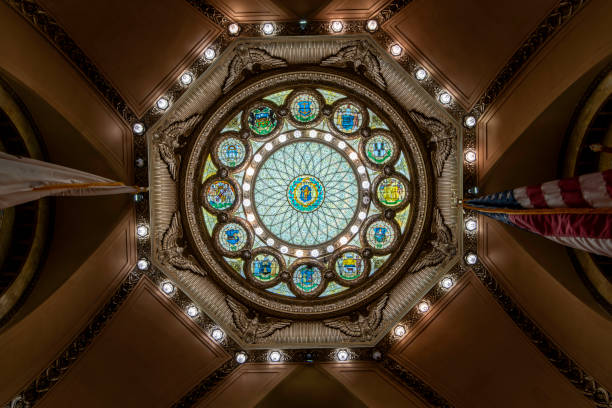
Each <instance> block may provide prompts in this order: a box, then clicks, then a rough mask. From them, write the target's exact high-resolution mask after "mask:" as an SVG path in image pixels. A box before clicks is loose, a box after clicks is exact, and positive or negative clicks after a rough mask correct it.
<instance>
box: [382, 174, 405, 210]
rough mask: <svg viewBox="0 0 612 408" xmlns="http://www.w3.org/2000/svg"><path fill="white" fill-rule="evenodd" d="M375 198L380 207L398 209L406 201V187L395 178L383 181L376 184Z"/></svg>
mask: <svg viewBox="0 0 612 408" xmlns="http://www.w3.org/2000/svg"><path fill="white" fill-rule="evenodd" d="M376 197H377V198H378V201H379V202H380V203H381V204H382V205H385V206H387V207H398V206H400V205H401V204H402V203H403V202H404V200H405V199H406V186H405V185H404V183H403V182H402V181H401V180H399V179H397V178H395V177H389V178H386V179H383V180H382V181H381V182H380V183H378V188H377V189H376Z"/></svg>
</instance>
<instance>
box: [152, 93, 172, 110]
mask: <svg viewBox="0 0 612 408" xmlns="http://www.w3.org/2000/svg"><path fill="white" fill-rule="evenodd" d="M155 105H156V106H157V107H158V108H159V109H161V110H166V109H168V106H170V102H169V101H168V99H166V98H165V97H163V96H162V97H161V98H159V99H158V100H157V102H156V103H155Z"/></svg>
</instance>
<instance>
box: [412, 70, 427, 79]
mask: <svg viewBox="0 0 612 408" xmlns="http://www.w3.org/2000/svg"><path fill="white" fill-rule="evenodd" d="M427 76H428V74H427V71H425V70H424V69H423V68H419V69H417V70H416V72H415V73H414V77H415V78H416V79H418V80H419V81H423V80H425V79H427Z"/></svg>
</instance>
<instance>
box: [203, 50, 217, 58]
mask: <svg viewBox="0 0 612 408" xmlns="http://www.w3.org/2000/svg"><path fill="white" fill-rule="evenodd" d="M216 56H217V53H216V52H215V50H214V49H212V48H207V49H206V51H204V58H205V59H206V61H212V60H214V59H215V57H216Z"/></svg>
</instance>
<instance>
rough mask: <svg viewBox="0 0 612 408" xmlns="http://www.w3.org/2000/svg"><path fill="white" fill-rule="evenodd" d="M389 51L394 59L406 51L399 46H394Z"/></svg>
mask: <svg viewBox="0 0 612 408" xmlns="http://www.w3.org/2000/svg"><path fill="white" fill-rule="evenodd" d="M389 51H390V52H391V55H393V56H394V57H399V56H400V55H402V51H404V49H403V48H402V47H401V45H399V44H393V45H392V46H391V48H390V49H389Z"/></svg>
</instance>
